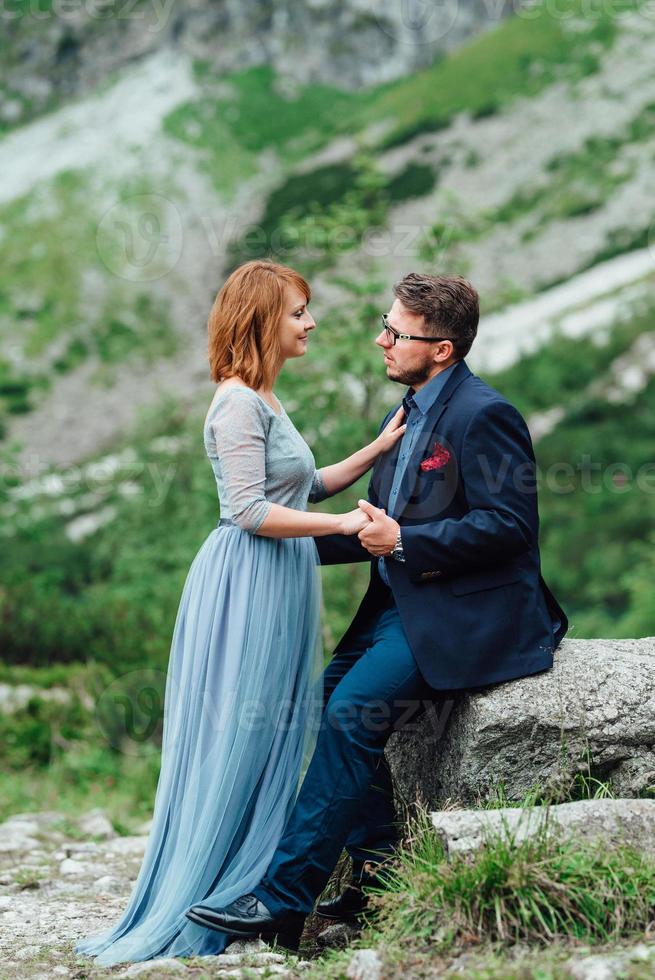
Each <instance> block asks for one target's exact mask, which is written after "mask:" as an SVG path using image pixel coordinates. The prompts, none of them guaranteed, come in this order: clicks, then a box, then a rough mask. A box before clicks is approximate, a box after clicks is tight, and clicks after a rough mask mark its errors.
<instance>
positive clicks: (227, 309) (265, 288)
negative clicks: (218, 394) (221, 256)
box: [207, 259, 311, 389]
mask: <svg viewBox="0 0 655 980" xmlns="http://www.w3.org/2000/svg"><path fill="white" fill-rule="evenodd" d="M287 285H291V286H295V287H296V288H297V289H298V290H299V291H300V292H301V293H303V295H304V296H305V300H306V302H309V300H310V298H311V291H310V288H309V285H308V283H307V282H306V281H305V280H304V279H303V277H302V276H301V275H300V274H299V273H298V272H296V271H295V270H294V269H290V268H289V267H288V266H286V265H279V264H278V263H277V262H271V261H269V260H267V259H254V260H253V261H252V262H245V263H244V264H243V265H240V266H239V267H238V268H237V269H235V270H234V272H233V273H232V274H231V275H230V277H229V278H228V279H227V281H226V282H225V283H224V285H223V286H222V288H221V289H220V290H219V292H218V294H217V296H216V299H215V300H214V304H213V306H212V308H211V311H210V313H209V319H208V322H207V332H208V356H209V367H210V371H211V376H212V378H213V380H214V381H216V382H219V381H222V380H223V378H229V377H232V376H237V377H239V378H241V380H242V381H243V382H244V384H246V385H248V387H249V388H255V389H257V388H261V387H264V388H271V387H272V386H273V381H274V379H275V376H276V373H277V370H278V366H279V363H280V333H279V327H280V322H281V320H282V315H283V313H284V306H285V297H284V292H285V286H287Z"/></svg>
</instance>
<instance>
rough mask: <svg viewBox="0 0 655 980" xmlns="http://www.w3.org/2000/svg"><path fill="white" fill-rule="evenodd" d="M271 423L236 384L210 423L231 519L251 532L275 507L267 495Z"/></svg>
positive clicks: (259, 407) (247, 394) (257, 401)
mask: <svg viewBox="0 0 655 980" xmlns="http://www.w3.org/2000/svg"><path fill="white" fill-rule="evenodd" d="M269 425H270V417H269V416H268V415H267V413H266V409H265V408H264V406H263V405H261V404H260V402H259V399H258V398H253V396H252V395H251V394H250V393H249V392H248V391H244V390H242V389H240V388H237V387H234V388H232V389H231V390H230V391H229V392H226V394H225V395H224V397H223V404H222V405H221V406H220V408H219V410H218V411H217V412H216V415H215V416H214V418H213V420H212V422H211V428H212V432H213V435H214V439H215V442H216V454H217V456H218V460H219V463H220V467H221V475H222V478H223V484H224V488H225V491H226V493H227V497H228V500H227V503H228V506H229V509H230V514H231V517H232V520H233V521H234V522H235V524H238V526H239V527H240V528H242V529H243V530H244V531H250V533H251V534H254V533H255V532H256V531H257V530H258V528H259V527H260V526H261V525H262V524H263V523H264V521H265V520H266V517H267V515H268V512H269V511H270V509H271V506H272V504H271V501H269V500H267V499H266V496H265V494H264V490H265V486H266V437H267V434H268V428H269Z"/></svg>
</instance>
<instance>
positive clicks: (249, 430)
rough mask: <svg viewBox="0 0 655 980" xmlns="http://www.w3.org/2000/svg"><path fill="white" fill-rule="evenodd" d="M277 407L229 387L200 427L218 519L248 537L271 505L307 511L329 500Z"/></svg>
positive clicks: (305, 447)
mask: <svg viewBox="0 0 655 980" xmlns="http://www.w3.org/2000/svg"><path fill="white" fill-rule="evenodd" d="M281 408H282V411H281V412H280V413H279V414H278V413H277V412H275V411H274V410H273V409H272V408H271V406H270V405H269V404H268V403H267V402H266V401H264V399H263V398H261V397H260V396H259V395H258V394H257V392H256V391H254V390H253V389H252V388H247V387H246V386H245V385H231V386H230V387H228V388H226V389H225V391H224V392H223V393H221V394H219V396H218V398H217V399H216V401H215V402H214V404H213V405H212V407H211V410H210V412H209V415H208V416H207V420H206V422H205V430H204V440H205V449H206V451H207V456H208V457H209V461H210V463H211V466H212V469H213V471H214V476H215V478H216V487H217V490H218V497H219V501H220V509H221V517H227V518H230V519H231V520H233V521H234V522H235V524H237V525H238V526H239V527H240V528H242V529H243V530H245V531H250V532H251V533H254V532H255V531H257V529H258V528H259V527H260V525H261V524H262V523H263V522H264V520H265V519H266V516H267V514H268V512H269V510H270V508H271V504H272V503H276V504H281V505H282V506H284V507H291V508H293V509H294V510H306V509H307V503H308V501H311V502H312V503H314V502H316V501H318V500H323V499H324V498H325V497H327V496H328V494H327V491H326V489H325V486H324V484H323V481H322V479H321V476H320V473H319V472H318V471H317V469H316V463H315V460H314V455H313V453H312V451H311V449H310V448H309V446H308V445H307V443H306V442H305V440H304V439H303V437H302V436H301V435H300V433H299V432H298V430H297V429H296V427H295V426H294V424H293V422H292V421H291V419H290V418H289V416H288V415H287V413H286V411H285V409H284V406H281Z"/></svg>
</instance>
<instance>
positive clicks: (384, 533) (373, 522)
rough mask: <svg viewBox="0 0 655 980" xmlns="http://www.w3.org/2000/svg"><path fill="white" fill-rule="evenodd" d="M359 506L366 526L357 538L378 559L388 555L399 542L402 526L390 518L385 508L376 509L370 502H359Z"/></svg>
mask: <svg viewBox="0 0 655 980" xmlns="http://www.w3.org/2000/svg"><path fill="white" fill-rule="evenodd" d="M357 505H358V507H359V510H360V512H361V514H362V517H363V518H366V524H365V525H364V526H363V527H362V529H361V530H360V531H359V533H358V535H357V537H358V538H359V540H360V541H361V543H362V546H363V547H364V548H366V550H367V551H368V552H369V553H370V554H371V555H375V556H376V557H378V558H379V557H380V556H381V555H388V554H389V552H390V551H391V549H392V548H393V547H394V545H395V544H396V541H397V540H398V531H399V530H400V524H399V523H398V522H397V521H394V519H393V517H388V516H387V514H386V512H385V510H384V508H383V507H374V506H373V504H370V503H369V502H368V500H358V501H357Z"/></svg>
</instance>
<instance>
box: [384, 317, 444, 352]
mask: <svg viewBox="0 0 655 980" xmlns="http://www.w3.org/2000/svg"><path fill="white" fill-rule="evenodd" d="M380 315H381V317H382V324H383V326H384V329H385V330H386V333H387V340H388V341H389V343H390V344H391V346H392V347H395V345H396V341H397V340H424V341H426V342H427V343H430V344H432V343H434V342H435V341H440V340H450V341H451V343H452V339H453V338H452V337H417V336H415V335H414V334H411V333H398V331H397V330H394V328H393V327H392V326H391V324H390V323H389V317H388V315H387V314H386V313H382V314H380ZM392 338H393V339H392Z"/></svg>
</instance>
